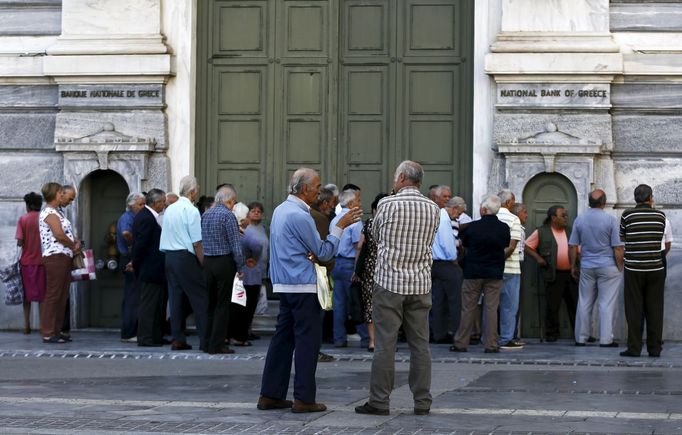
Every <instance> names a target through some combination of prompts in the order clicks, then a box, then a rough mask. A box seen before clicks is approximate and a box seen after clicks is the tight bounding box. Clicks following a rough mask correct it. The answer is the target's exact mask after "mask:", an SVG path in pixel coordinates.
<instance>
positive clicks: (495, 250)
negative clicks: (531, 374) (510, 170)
mask: <svg viewBox="0 0 682 435" xmlns="http://www.w3.org/2000/svg"><path fill="white" fill-rule="evenodd" d="M501 205H502V204H501V201H500V198H499V197H498V196H497V195H488V196H486V197H485V198H484V199H483V201H482V202H481V207H480V214H481V219H479V220H476V221H472V222H471V223H469V224H468V225H467V227H466V228H464V229H463V230H462V231H461V232H460V234H459V236H460V239H461V240H462V245H463V246H464V248H465V254H464V282H463V283H462V315H461V320H460V322H459V328H457V333H456V334H455V342H454V344H453V345H452V346H451V347H450V351H451V352H467V351H468V347H469V340H470V337H471V328H472V326H473V324H474V321H475V316H476V315H477V313H478V310H477V307H478V306H479V305H478V302H479V300H480V299H481V294H483V299H484V304H483V307H484V313H483V316H484V324H485V328H484V333H485V336H484V337H483V340H482V341H483V345H484V347H485V353H497V352H499V351H500V349H499V344H498V343H499V335H498V333H497V308H498V306H499V304H500V290H501V289H502V285H503V279H504V270H505V256H506V255H507V249H508V248H509V242H510V240H511V236H510V233H509V226H508V225H507V224H505V223H503V222H501V221H500V220H499V219H498V218H497V214H498V212H499V210H500V207H501Z"/></svg>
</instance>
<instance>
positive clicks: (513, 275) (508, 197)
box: [497, 189, 525, 350]
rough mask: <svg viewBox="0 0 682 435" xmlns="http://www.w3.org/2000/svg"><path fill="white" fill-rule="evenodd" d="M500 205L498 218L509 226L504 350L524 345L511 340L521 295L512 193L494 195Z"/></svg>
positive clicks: (503, 301)
mask: <svg viewBox="0 0 682 435" xmlns="http://www.w3.org/2000/svg"><path fill="white" fill-rule="evenodd" d="M497 196H499V197H500V201H501V202H502V206H501V207H500V211H499V212H498V213H497V219H498V220H499V221H500V222H504V223H505V224H507V226H508V227H509V234H510V237H511V239H510V241H509V246H507V249H505V251H504V255H505V263H504V284H503V285H502V292H501V293H500V348H502V349H506V350H513V349H523V344H521V343H519V342H518V341H515V340H514V331H515V330H516V314H517V313H518V311H519V297H520V292H521V262H520V256H519V250H518V248H517V244H518V243H519V242H520V241H521V240H523V239H524V238H525V237H524V236H523V229H522V228H521V221H520V220H519V218H518V217H517V216H516V215H515V214H513V213H512V212H511V209H512V208H513V207H514V203H515V202H516V197H515V196H514V194H513V193H512V192H511V190H507V189H505V190H502V191H500V193H498V194H497Z"/></svg>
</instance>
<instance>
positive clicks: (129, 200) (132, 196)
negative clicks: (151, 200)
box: [126, 192, 146, 210]
mask: <svg viewBox="0 0 682 435" xmlns="http://www.w3.org/2000/svg"><path fill="white" fill-rule="evenodd" d="M140 198H142V199H145V197H144V195H143V194H141V193H140V192H133V193H131V194H130V195H128V197H127V198H126V208H127V209H128V210H130V208H131V207H132V206H134V205H135V203H136V202H137V200H138V199H140ZM145 202H146V201H145Z"/></svg>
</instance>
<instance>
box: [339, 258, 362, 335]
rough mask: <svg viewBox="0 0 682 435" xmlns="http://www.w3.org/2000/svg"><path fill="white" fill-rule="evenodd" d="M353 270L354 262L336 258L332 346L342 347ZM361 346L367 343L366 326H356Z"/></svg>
mask: <svg viewBox="0 0 682 435" xmlns="http://www.w3.org/2000/svg"><path fill="white" fill-rule="evenodd" d="M354 270H355V261H354V260H351V259H348V258H342V257H336V260H335V261H334V269H333V270H332V279H333V280H334V344H335V345H337V346H338V345H343V344H344V343H346V342H347V338H346V319H347V318H348V305H349V304H350V284H351V278H352V277H353V271H354ZM357 330H358V334H359V335H360V339H361V341H362V342H361V344H362V345H363V346H366V345H367V343H368V342H369V334H368V332H367V325H365V324H362V325H358V326H357Z"/></svg>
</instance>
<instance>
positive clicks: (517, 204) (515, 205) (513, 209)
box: [509, 202, 526, 215]
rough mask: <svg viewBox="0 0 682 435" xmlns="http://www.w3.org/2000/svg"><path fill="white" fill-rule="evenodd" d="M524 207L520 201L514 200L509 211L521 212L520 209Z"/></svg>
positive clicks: (516, 213)
mask: <svg viewBox="0 0 682 435" xmlns="http://www.w3.org/2000/svg"><path fill="white" fill-rule="evenodd" d="M525 208H526V206H525V205H524V204H523V203H522V202H515V203H514V207H512V209H511V210H509V211H510V212H512V214H515V215H518V214H519V213H521V210H523V209H525Z"/></svg>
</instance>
